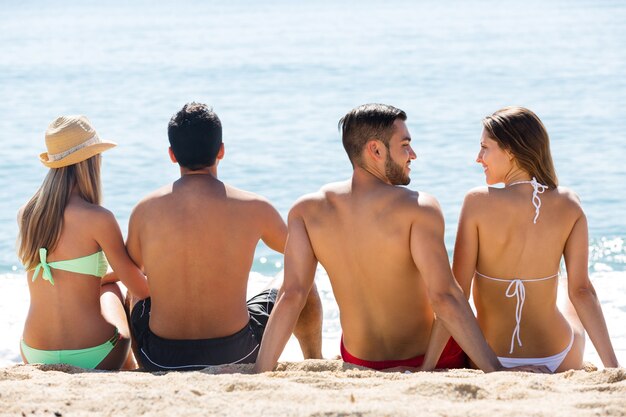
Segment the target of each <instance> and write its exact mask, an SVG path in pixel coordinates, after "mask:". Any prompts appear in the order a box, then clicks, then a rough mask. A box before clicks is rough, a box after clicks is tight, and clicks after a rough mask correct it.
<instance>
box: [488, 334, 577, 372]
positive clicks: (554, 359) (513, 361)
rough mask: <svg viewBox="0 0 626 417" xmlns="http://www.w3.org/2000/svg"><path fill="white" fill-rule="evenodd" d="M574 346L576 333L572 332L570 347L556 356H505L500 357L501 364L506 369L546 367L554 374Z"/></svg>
mask: <svg viewBox="0 0 626 417" xmlns="http://www.w3.org/2000/svg"><path fill="white" fill-rule="evenodd" d="M573 344H574V332H573V331H572V337H571V338H570V341H569V345H567V347H566V348H565V349H564V350H563V351H562V352H559V353H557V354H556V355H552V356H547V357H545V358H506V357H503V356H498V359H499V360H500V363H501V364H502V366H504V367H505V368H514V367H516V366H523V365H537V366H539V365H544V366H545V367H547V368H548V369H549V370H550V372H552V373H554V371H556V370H557V369H558V367H559V366H560V365H561V362H563V359H565V357H566V356H567V354H568V353H569V351H570V350H571V349H572V345H573Z"/></svg>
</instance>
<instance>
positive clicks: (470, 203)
mask: <svg viewBox="0 0 626 417" xmlns="http://www.w3.org/2000/svg"><path fill="white" fill-rule="evenodd" d="M499 191H500V190H499V189H498V188H494V187H486V186H481V187H474V188H472V189H471V190H469V191H468V192H467V193H466V194H465V197H464V198H463V209H464V210H466V211H467V210H473V209H474V208H475V207H478V206H480V205H482V204H485V203H486V202H488V201H489V200H490V199H493V198H494V197H496V196H497V194H498V192H499Z"/></svg>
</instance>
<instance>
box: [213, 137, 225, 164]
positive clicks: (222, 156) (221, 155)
mask: <svg viewBox="0 0 626 417" xmlns="http://www.w3.org/2000/svg"><path fill="white" fill-rule="evenodd" d="M224 153H226V151H225V150H224V142H222V144H221V145H220V150H219V151H217V156H216V157H215V159H217V160H218V161H219V160H221V159H223V158H224Z"/></svg>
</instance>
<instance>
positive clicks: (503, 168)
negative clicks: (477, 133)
mask: <svg viewBox="0 0 626 417" xmlns="http://www.w3.org/2000/svg"><path fill="white" fill-rule="evenodd" d="M512 159H513V158H512V156H511V154H510V153H509V152H507V151H505V150H504V149H502V148H501V147H500V145H499V144H498V142H496V141H495V140H493V139H491V137H490V136H489V134H488V133H487V131H486V130H485V129H483V133H482V135H481V137H480V151H479V152H478V156H477V157H476V162H478V163H479V164H481V165H482V166H483V169H484V172H485V181H486V182H487V184H488V185H493V184H497V183H500V182H504V180H505V178H506V174H507V173H508V172H509V171H510V170H511V168H512V166H513V161H512Z"/></svg>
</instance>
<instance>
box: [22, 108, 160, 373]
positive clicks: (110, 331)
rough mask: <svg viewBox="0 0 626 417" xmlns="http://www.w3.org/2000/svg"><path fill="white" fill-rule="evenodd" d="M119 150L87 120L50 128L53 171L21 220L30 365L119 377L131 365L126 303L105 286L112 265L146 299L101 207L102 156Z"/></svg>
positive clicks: (48, 160)
mask: <svg viewBox="0 0 626 417" xmlns="http://www.w3.org/2000/svg"><path fill="white" fill-rule="evenodd" d="M114 146H115V143H114V142H110V141H105V140H101V139H100V138H99V137H98V135H97V133H96V131H95V130H94V129H93V127H92V125H91V123H90V122H89V120H88V119H87V118H86V117H84V116H63V117H59V118H57V119H56V120H55V121H54V122H52V123H51V124H50V126H48V129H47V131H46V147H47V152H44V153H42V154H41V155H40V160H41V162H42V163H43V164H44V165H45V166H47V167H48V168H50V171H49V172H48V175H47V176H46V178H45V179H44V182H43V184H42V185H41V187H40V188H39V190H38V191H37V192H36V193H35V195H34V196H33V197H32V198H31V199H30V201H29V202H28V203H27V204H26V205H25V206H24V207H22V208H21V209H20V212H19V214H18V223H19V243H18V255H19V257H20V259H21V261H22V263H23V264H24V266H25V268H26V270H27V277H28V287H29V291H30V309H29V311H28V316H27V318H26V322H25V325H24V333H23V336H22V340H21V352H22V357H23V359H24V362H25V363H45V364H58V363H65V364H70V365H74V366H79V367H83V368H92V369H93V368H97V369H119V368H120V367H121V366H122V365H124V364H125V362H126V361H128V362H127V365H130V364H132V362H133V361H132V358H131V357H130V356H129V351H130V349H129V348H130V333H129V330H128V322H127V319H126V313H125V311H124V296H123V294H122V291H121V289H120V287H119V286H118V285H117V283H116V282H109V281H107V280H106V279H105V280H102V277H104V276H105V274H106V272H107V260H108V262H110V264H111V267H112V269H113V271H115V273H116V274H117V276H119V277H120V278H121V280H122V282H123V283H124V284H125V285H126V287H128V289H129V290H130V291H131V292H132V293H133V294H134V295H136V296H137V297H140V298H145V297H147V296H148V285H147V281H146V278H145V276H144V275H143V274H142V273H141V271H140V270H139V269H138V268H137V267H136V266H135V264H134V263H133V262H132V261H131V259H130V258H129V257H128V254H127V252H126V247H125V246H124V242H123V239H122V234H121V231H120V228H119V226H118V224H117V221H116V220H115V217H114V216H113V214H112V213H111V212H110V211H108V210H106V209H105V208H103V207H101V206H100V200H101V186H100V158H101V156H100V153H101V152H103V151H105V150H107V149H110V148H112V147H114ZM105 254H106V257H105Z"/></svg>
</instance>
